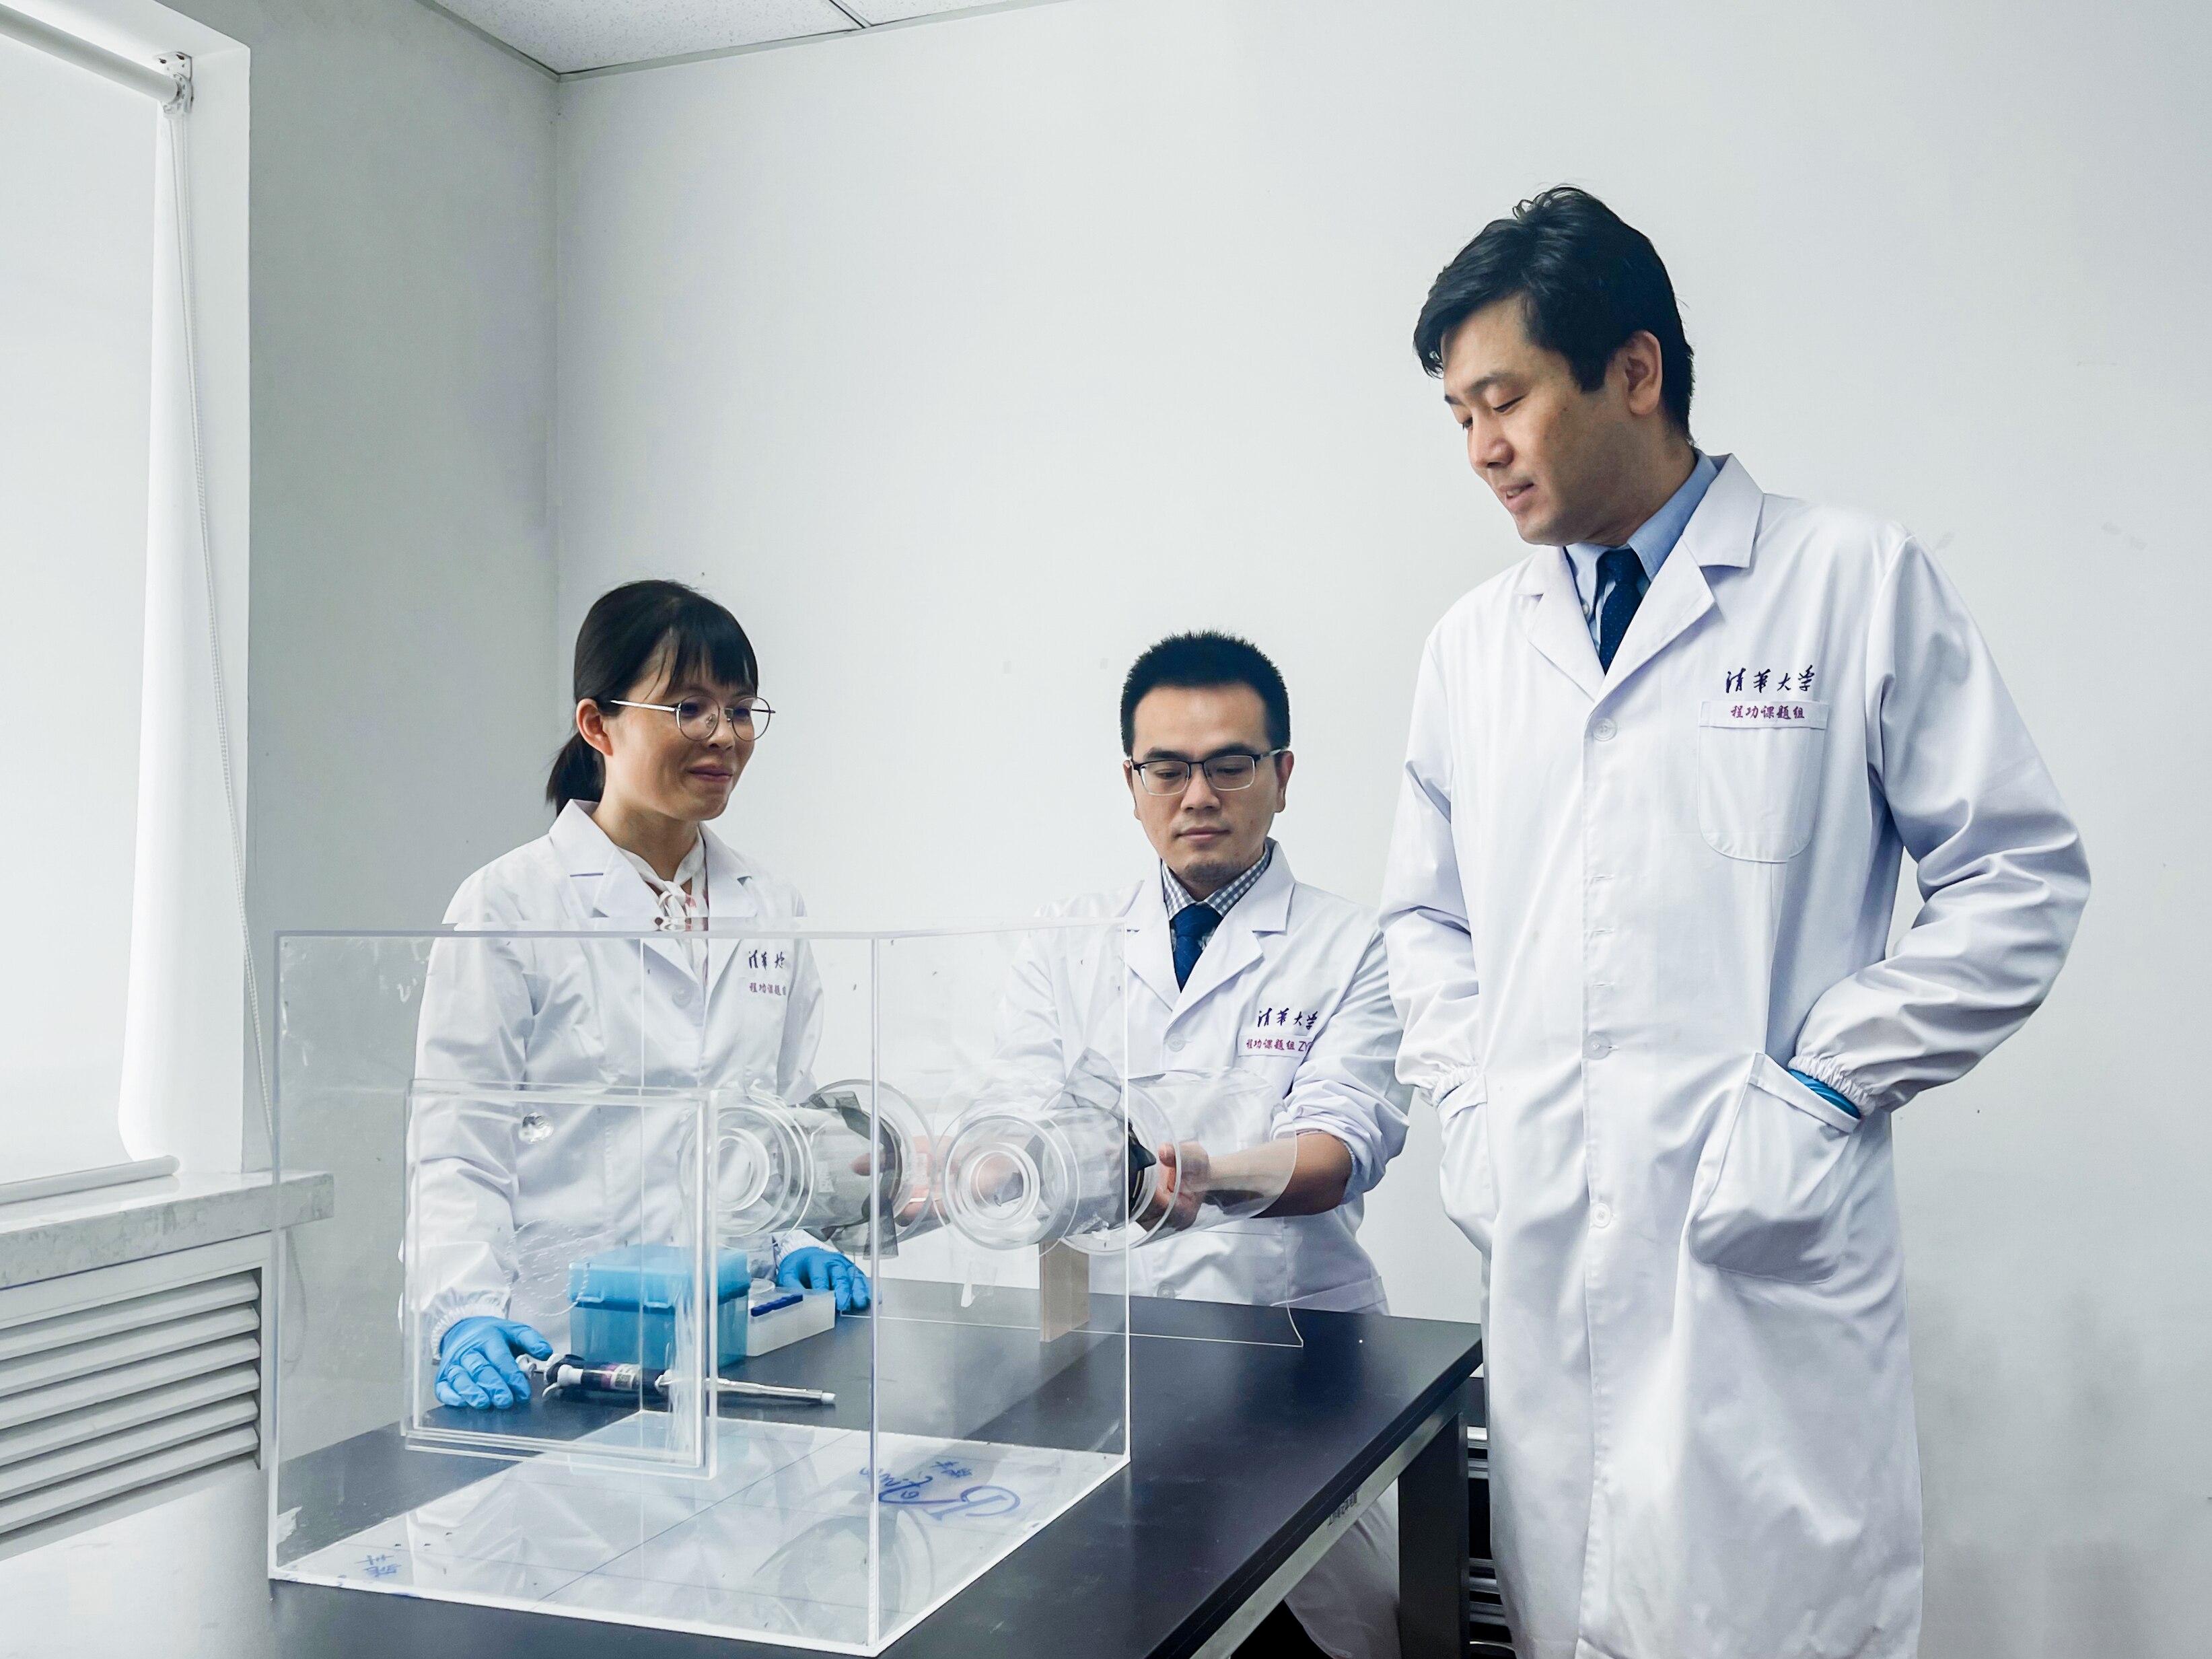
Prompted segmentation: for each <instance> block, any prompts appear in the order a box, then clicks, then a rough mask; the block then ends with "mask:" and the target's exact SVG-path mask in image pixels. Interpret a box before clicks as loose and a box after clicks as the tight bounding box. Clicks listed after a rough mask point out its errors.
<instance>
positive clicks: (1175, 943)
mask: <svg viewBox="0 0 2212 1659" xmlns="http://www.w3.org/2000/svg"><path fill="white" fill-rule="evenodd" d="M1121 744H1122V750H1123V754H1124V759H1123V761H1122V771H1123V774H1124V776H1125V779H1126V781H1127V784H1128V787H1129V799H1130V801H1131V804H1132V805H1133V807H1134V808H1135V811H1136V817H1137V822H1138V823H1140V824H1141V825H1143V826H1144V830H1145V836H1146V839H1147V840H1148V841H1150V842H1151V843H1152V851H1153V853H1154V854H1156V857H1155V858H1153V859H1152V860H1147V861H1146V862H1147V866H1148V867H1147V868H1146V871H1145V873H1144V874H1143V875H1142V876H1141V877H1140V878H1139V879H1138V881H1137V882H1136V884H1134V885H1133V887H1126V888H1122V889H1121V890H1118V891H1115V892H1111V893H1106V894H1101V895H1097V896H1093V897H1091V898H1087V899H1083V900H1079V901H1077V902H1074V903H1073V904H1070V905H1066V906H1065V907H1061V908H1062V913H1063V914H1066V915H1081V916H1109V915H1119V916H1121V917H1123V918H1125V920H1126V923H1127V936H1126V939H1125V947H1126V949H1125V954H1126V958H1127V969H1126V973H1125V975H1124V978H1125V983H1124V985H1123V986H1122V987H1120V994H1113V995H1107V996H1103V997H1100V996H1094V995H1091V994H1080V993H1079V994H1067V992H1066V983H1065V981H1066V980H1067V979H1068V977H1069V975H1068V972H1067V969H1068V968H1069V966H1070V964H1067V963H1051V962H1046V961H1042V960H1040V961H1037V962H1035V963H1030V964H1027V967H1026V969H1025V970H1024V971H1023V972H1018V973H1017V975H1015V980H1014V985H1013V988H1012V991H1011V992H1010V994H1009V997H1008V1006H1007V1008H1006V1011H1005V1015H1006V1024H1005V1029H1004V1030H1002V1033H1001V1036H1002V1039H1003V1046H1004V1047H1005V1048H1006V1049H1007V1050H1008V1051H1009V1052H1013V1053H1019V1054H1024V1055H1027V1056H1030V1057H1034V1058H1037V1059H1040V1060H1045V1061H1048V1062H1051V1061H1057V1062H1058V1063H1060V1064H1061V1065H1063V1066H1066V1065H1068V1064H1070V1063H1072V1062H1073V1060H1074V1058H1075V1057H1076V1056H1077V1055H1079V1054H1080V1053H1081V1052H1082V1051H1083V1049H1084V1048H1086V1047H1097V1048H1102V1049H1105V1050H1107V1051H1109V1052H1110V1051H1111V1050H1112V1049H1114V1048H1117V1047H1118V1046H1119V1045H1120V1044H1121V1042H1122V1041H1124V1040H1125V1039H1124V1032H1125V1031H1126V1042H1127V1065H1128V1070H1129V1074H1130V1075H1131V1076H1132V1077H1133V1078H1142V1077H1146V1076H1148V1075H1152V1074H1156V1073H1201V1074H1203V1073H1221V1072H1227V1071H1231V1070H1237V1071H1243V1072H1246V1073H1255V1074H1257V1075H1259V1076H1260V1077H1262V1078H1264V1079H1267V1082H1268V1083H1270V1084H1272V1085H1273V1087H1274V1089H1275V1091H1277V1095H1278V1098H1279V1104H1278V1105H1277V1108H1276V1110H1275V1115H1274V1121H1273V1134H1274V1136H1275V1138H1276V1139H1278V1140H1281V1139H1291V1138H1295V1140H1296V1145H1297V1158H1296V1163H1295V1165H1294V1167H1293V1169H1292V1170H1291V1175H1290V1178H1289V1184H1288V1186H1287V1187H1286V1188H1285V1189H1284V1191H1283V1193H1282V1195H1281V1197H1280V1198H1279V1199H1278V1200H1276V1201H1275V1202H1274V1203H1273V1205H1272V1206H1270V1207H1269V1208H1267V1210H1266V1211H1265V1212H1263V1213H1262V1214H1261V1215H1260V1216H1259V1217H1257V1218H1253V1219H1250V1220H1243V1221H1231V1222H1225V1223H1222V1224H1220V1225H1216V1226H1212V1227H1210V1228H1206V1229H1203V1230H1200V1231H1192V1232H1188V1233H1185V1234H1182V1235H1181V1236H1178V1237H1171V1238H1161V1239H1154V1240H1152V1241H1149V1242H1147V1243H1146V1244H1145V1245H1144V1246H1143V1247H1142V1248H1140V1249H1136V1250H1133V1251H1132V1252H1131V1253H1130V1255H1129V1270H1130V1289H1131V1290H1132V1291H1135V1292H1137V1293H1138V1294H1139V1295H1147V1296H1164V1297H1191V1298H1195V1299H1198V1300H1201V1301H1211V1302H1242V1303H1252V1304H1264V1305H1279V1306H1286V1307H1293V1308H1317V1309H1328V1310H1350V1311H1373V1312H1383V1311H1386V1309H1385V1307H1384V1303H1383V1283H1382V1280H1381V1279H1380V1278H1378V1277H1377V1276H1376V1272H1375V1264H1374V1263H1373V1262H1372V1261H1370V1260H1369V1259H1368V1256H1367V1253H1366V1252H1365V1251H1364V1250H1363V1249H1360V1247H1359V1240H1358V1231H1359V1220H1360V1206H1361V1200H1362V1199H1363V1197H1364V1194H1366V1193H1367V1192H1368V1191H1369V1190H1370V1188H1373V1187H1374V1185H1375V1183H1376V1182H1378V1181H1380V1180H1381V1179H1382V1178H1383V1170H1384V1169H1385V1167H1386V1166H1387V1165H1388V1164H1389V1162H1390V1160H1391V1159H1392V1158H1395V1156H1396V1155H1397V1153H1398V1151H1399V1149H1400V1148H1401V1146H1404V1145H1405V1140H1406V1114H1407V1102H1408V1099H1409V1093H1408V1091H1407V1089H1406V1088H1405V1086H1404V1085H1401V1083H1399V1081H1398V1080H1397V1075H1396V1066H1397V1056H1398V1037H1399V1023H1398V1015H1397V1011H1396V1009H1395V1007H1394V1006H1392V1004H1391V1001H1390V987H1389V969H1388V965H1387V963H1386V960H1385V957H1384V951H1383V938H1382V935H1381V933H1379V932H1378V931H1377V930H1376V921H1375V916H1374V914H1373V912H1371V911H1369V910H1364V909H1362V908H1359V907H1358V906H1357V905H1355V904H1352V902H1349V901H1347V900H1345V899H1341V898H1339V897H1337V896H1335V895H1334V894H1332V893H1326V892H1323V891H1322V890H1321V889H1320V888H1317V887H1310V886H1308V885H1306V884H1304V882H1301V881H1299V880H1297V878H1295V877H1293V876H1292V875H1291V866H1290V860H1288V859H1287V858H1286V857H1285V855H1284V853H1283V849H1282V848H1280V847H1279V846H1278V845H1277V844H1276V843H1275V842H1273V840H1272V839H1270V837H1269V834H1268V832H1269V830H1270V829H1273V825H1274V822H1275V816H1276V814H1277V813H1279V812H1280V811H1282V810H1283V808H1284V805H1285V800H1286V799H1287V796H1288V793H1289V788H1290V781H1291V766H1292V757H1291V710H1290V696H1289V693H1288V692H1287V691H1286V690H1285V687H1284V684H1283V678H1282V676H1281V674H1280V673H1279V672H1278V671H1276V668H1275V665H1274V664H1273V663H1272V662H1270V661H1268V660H1267V657H1266V656H1264V655H1263V654H1262V653H1261V652H1260V651H1259V650H1258V649H1257V648H1256V647H1254V646H1252V645H1250V644H1249V643H1247V642H1246V641H1243V640H1239V639H1234V638H1231V637H1229V636H1228V635H1221V634H1210V633H1209V634H1184V635H1176V636H1175V637H1173V638H1171V639H1165V640H1163V641H1160V642H1159V643H1158V645H1155V646H1153V647H1152V648H1151V649H1150V650H1148V651H1146V653H1144V654H1143V655H1142V656H1140V657H1139V658H1138V659H1137V661H1136V665H1134V666H1133V668H1131V669H1130V671H1129V676H1128V678H1127V681H1126V682H1125V683H1124V684H1123V686H1122V689H1121ZM1071 1007H1079V1008H1081V1007H1087V1008H1091V1009H1092V1010H1094V1011H1095V1012H1091V1014H1089V1015H1087V1016H1085V1020H1086V1021H1087V1023H1088V1024H1091V1025H1094V1026H1097V1027H1100V1028H1102V1029H1101V1030H1098V1031H1096V1032H1085V1031H1072V1030H1064V1029H1063V1028H1062V1027H1063V1021H1064V1019H1068V1018H1073V1017H1069V1016H1064V1015H1063V1013H1062V1012H1061V1011H1062V1010H1064V1009H1067V1008H1071ZM1105 1028H1110V1029H1105ZM1397 1583H1398V1574H1397V1531H1396V1523H1395V1512H1394V1511H1393V1510H1391V1509H1389V1507H1388V1506H1387V1505H1378V1506H1376V1508H1375V1509H1373V1510H1369V1511H1368V1512H1367V1514H1365V1515H1364V1516H1361V1517H1360V1518H1359V1520H1358V1522H1355V1523H1354V1524H1353V1527H1352V1530H1351V1531H1350V1532H1349V1533H1347V1534H1346V1535H1345V1537H1344V1539H1343V1540H1342V1541H1340V1543H1339V1544H1338V1545H1337V1547H1335V1548H1334V1550H1333V1551H1331V1553H1329V1554H1328V1555H1327V1556H1325V1557H1324V1558H1323V1559H1322V1561H1321V1562H1320V1563H1319V1564H1318V1565H1316V1567H1315V1568H1314V1570H1313V1571H1312V1572H1311V1573H1310V1574H1309V1575H1308V1576H1307V1577H1306V1578H1305V1580H1304V1582H1303V1583H1300V1584H1299V1585H1298V1587H1297V1589H1294V1590H1292V1591H1291V1595H1289V1597H1288V1598H1287V1600H1286V1602H1285V1606H1286V1607H1288V1609H1289V1611H1288V1612H1285V1611H1283V1609H1280V1608H1279V1609H1278V1610H1277V1612H1276V1613H1275V1614H1274V1615H1273V1616H1271V1618H1270V1620H1269V1621H1268V1622H1267V1624H1263V1625H1262V1626H1261V1628H1260V1629H1259V1630H1258V1631H1257V1632H1255V1634H1254V1636H1253V1638H1251V1639H1250V1642H1249V1643H1248V1644H1247V1646H1248V1650H1249V1651H1253V1652H1265V1653H1267V1654H1269V1655H1278V1654H1297V1653H1299V1652H1306V1653H1312V1652H1316V1651H1318V1652H1325V1653H1328V1654H1331V1655H1334V1656H1335V1659H1385V1656H1395V1655H1396V1654H1397V1652H1398V1636H1397V1623H1396V1621H1397Z"/></svg>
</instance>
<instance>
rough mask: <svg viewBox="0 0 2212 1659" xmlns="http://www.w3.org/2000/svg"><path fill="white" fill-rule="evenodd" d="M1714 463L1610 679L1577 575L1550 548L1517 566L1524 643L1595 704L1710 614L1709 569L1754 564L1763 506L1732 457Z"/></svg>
mask: <svg viewBox="0 0 2212 1659" xmlns="http://www.w3.org/2000/svg"><path fill="white" fill-rule="evenodd" d="M1717 459H1719V461H1720V464H1721V470H1720V476H1719V477H1716V478H1715V479H1714V480H1713V482H1712V484H1711V487H1710V488H1709V489H1706V491H1705V499H1704V500H1703V501H1699V503H1698V510H1697V511H1696V512H1695V513H1692V514H1691V515H1690V522H1689V523H1688V525H1687V526H1685V527H1684V528H1683V531H1682V535H1681V539H1680V540H1679V541H1678V542H1676V543H1675V544H1674V551H1673V552H1672V553H1671V554H1670V555H1668V559H1667V562H1666V563H1664V564H1662V565H1661V566H1660V567H1659V574H1658V575H1657V576H1656V577H1654V578H1653V579H1652V582H1651V588H1650V592H1647V593H1646V594H1645V595H1644V603H1643V604H1642V605H1639V606H1638V608H1637V611H1636V617H1635V620H1633V621H1632V622H1631V623H1629V624H1628V632H1627V633H1626V635H1624V636H1623V637H1622V639H1621V641H1620V651H1619V652H1618V653H1615V655H1614V657H1613V668H1612V671H1610V672H1607V671H1605V670H1603V669H1601V668H1600V667H1599V666H1598V661H1597V649H1596V647H1594V646H1593V645H1591V643H1590V636H1589V621H1588V619H1587V618H1585V617H1584V616H1583V605H1582V595H1581V594H1580V593H1579V592H1577V591H1576V589H1575V574H1574V571H1573V569H1572V568H1571V567H1570V566H1569V564H1568V562H1567V556H1566V554H1565V551H1564V550H1561V549H1559V548H1555V547H1554V548H1547V549H1545V550H1543V551H1542V552H1541V553H1537V554H1534V555H1532V556H1529V557H1528V559H1527V560H1525V561H1524V562H1522V567H1521V579H1520V580H1519V582H1518V583H1516V591H1517V592H1519V593H1520V594H1521V595H1522V599H1523V600H1524V601H1525V602H1524V604H1523V605H1522V611H1521V620H1522V628H1523V629H1525V630H1526V631H1527V633H1528V639H1529V642H1530V643H1531V644H1532V645H1534V647H1536V649H1537V650H1538V651H1540V652H1541V653H1543V654H1544V656H1545V657H1546V658H1547V659H1549V660H1550V662H1551V664H1552V665H1553V667H1555V668H1557V669H1559V671H1560V672H1561V673H1563V674H1565V676H1566V677H1567V678H1569V679H1571V680H1572V681H1573V682H1574V683H1575V684H1577V686H1579V687H1581V688H1582V691H1583V695H1584V696H1587V697H1589V700H1590V701H1591V702H1594V703H1595V702H1601V701H1602V700H1603V698H1604V697H1605V696H1606V695H1607V693H1608V692H1610V691H1613V690H1618V689H1619V688H1620V686H1622V685H1624V684H1626V683H1627V681H1628V678H1629V677H1630V676H1631V675H1632V674H1633V673H1635V672H1636V671H1637V670H1638V669H1639V668H1641V667H1643V666H1644V664H1645V663H1647V662H1650V660H1651V659H1653V658H1654V657H1656V656H1657V655H1658V654H1659V653H1661V652H1662V651H1663V650H1665V649H1666V648H1667V647H1668V646H1669V645H1672V644H1673V643H1674V641H1676V640H1678V639H1680V637H1681V636H1682V635H1684V634H1685V633H1686V632H1688V631H1689V629H1690V628H1691V627H1692V624H1694V623H1696V622H1697V620H1698V618H1699V617H1702V616H1704V615H1705V612H1706V611H1710V610H1711V609H1712V605H1713V592H1712V589H1711V587H1710V586H1707V584H1706V581H1705V570H1706V569H1707V568H1717V567H1729V566H1733V567H1737V568H1741V567H1742V566H1744V565H1747V564H1749V563H1750V562H1751V548H1752V542H1753V538H1755V537H1756V536H1757V534H1758V532H1759V503H1760V501H1761V499H1762V498H1761V496H1760V495H1759V486H1758V485H1757V484H1755V483H1753V482H1752V480H1751V474H1750V473H1748V472H1747V471H1744V468H1743V463H1742V462H1741V461H1739V460H1737V459H1735V456H1733V455H1723V456H1720V457H1718V458H1717Z"/></svg>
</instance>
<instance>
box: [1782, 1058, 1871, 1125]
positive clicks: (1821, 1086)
mask: <svg viewBox="0 0 2212 1659" xmlns="http://www.w3.org/2000/svg"><path fill="white" fill-rule="evenodd" d="M1790 1076H1792V1077H1794V1078H1796V1079H1797V1080H1798V1081H1799V1082H1800V1083H1802V1084H1803V1085H1805V1086H1806V1087H1807V1088H1808V1089H1810V1090H1811V1091H1813V1092H1814V1094H1816V1095H1818V1096H1820V1098H1821V1099H1823V1100H1825V1101H1826V1102H1827V1103H1828V1104H1829V1105H1831V1106H1833V1107H1836V1108H1838V1109H1840V1110H1843V1111H1846V1112H1849V1113H1850V1115H1852V1116H1853V1117H1863V1116H1865V1115H1866V1114H1864V1113H1863V1112H1862V1111H1860V1110H1859V1109H1858V1107H1857V1103H1854V1102H1853V1101H1852V1099H1851V1097H1850V1096H1849V1095H1846V1094H1844V1092H1843V1091H1841V1090H1839V1089H1832V1088H1830V1087H1829V1086H1828V1085H1826V1084H1825V1083H1823V1082H1821V1081H1820V1079H1818V1078H1816V1077H1814V1075H1813V1074H1812V1073H1809V1072H1801V1071H1799V1070H1798V1069H1797V1068H1796V1066H1791V1067H1790Z"/></svg>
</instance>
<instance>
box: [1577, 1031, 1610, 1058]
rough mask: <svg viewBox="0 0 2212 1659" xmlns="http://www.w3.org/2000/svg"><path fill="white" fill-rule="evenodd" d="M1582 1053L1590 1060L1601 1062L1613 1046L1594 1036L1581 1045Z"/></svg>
mask: <svg viewBox="0 0 2212 1659" xmlns="http://www.w3.org/2000/svg"><path fill="white" fill-rule="evenodd" d="M1612 1052H1613V1045H1612V1044H1611V1043H1610V1042H1607V1041H1606V1040H1605V1039H1604V1038H1603V1037H1601V1036H1594V1037H1592V1038H1591V1039H1590V1040H1589V1042H1585V1043H1584V1044H1583V1053H1584V1054H1588V1055H1589V1057H1590V1058H1591V1059H1592V1060H1603V1059H1604V1058H1605V1057H1606V1056H1607V1054H1611V1053H1612Z"/></svg>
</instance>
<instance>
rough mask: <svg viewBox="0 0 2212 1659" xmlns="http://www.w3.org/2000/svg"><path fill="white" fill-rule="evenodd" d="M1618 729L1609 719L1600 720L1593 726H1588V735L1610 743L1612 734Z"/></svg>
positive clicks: (1601, 741)
mask: <svg viewBox="0 0 2212 1659" xmlns="http://www.w3.org/2000/svg"><path fill="white" fill-rule="evenodd" d="M1618 731H1620V727H1619V726H1615V725H1614V724H1613V722H1612V721H1611V720H1600V721H1599V722H1598V723H1597V724H1596V725H1595V726H1592V727H1590V736H1592V737H1594V738H1596V739H1597V740H1598V741H1599V742H1600V743H1611V742H1612V741H1613V733H1614V732H1618Z"/></svg>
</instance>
